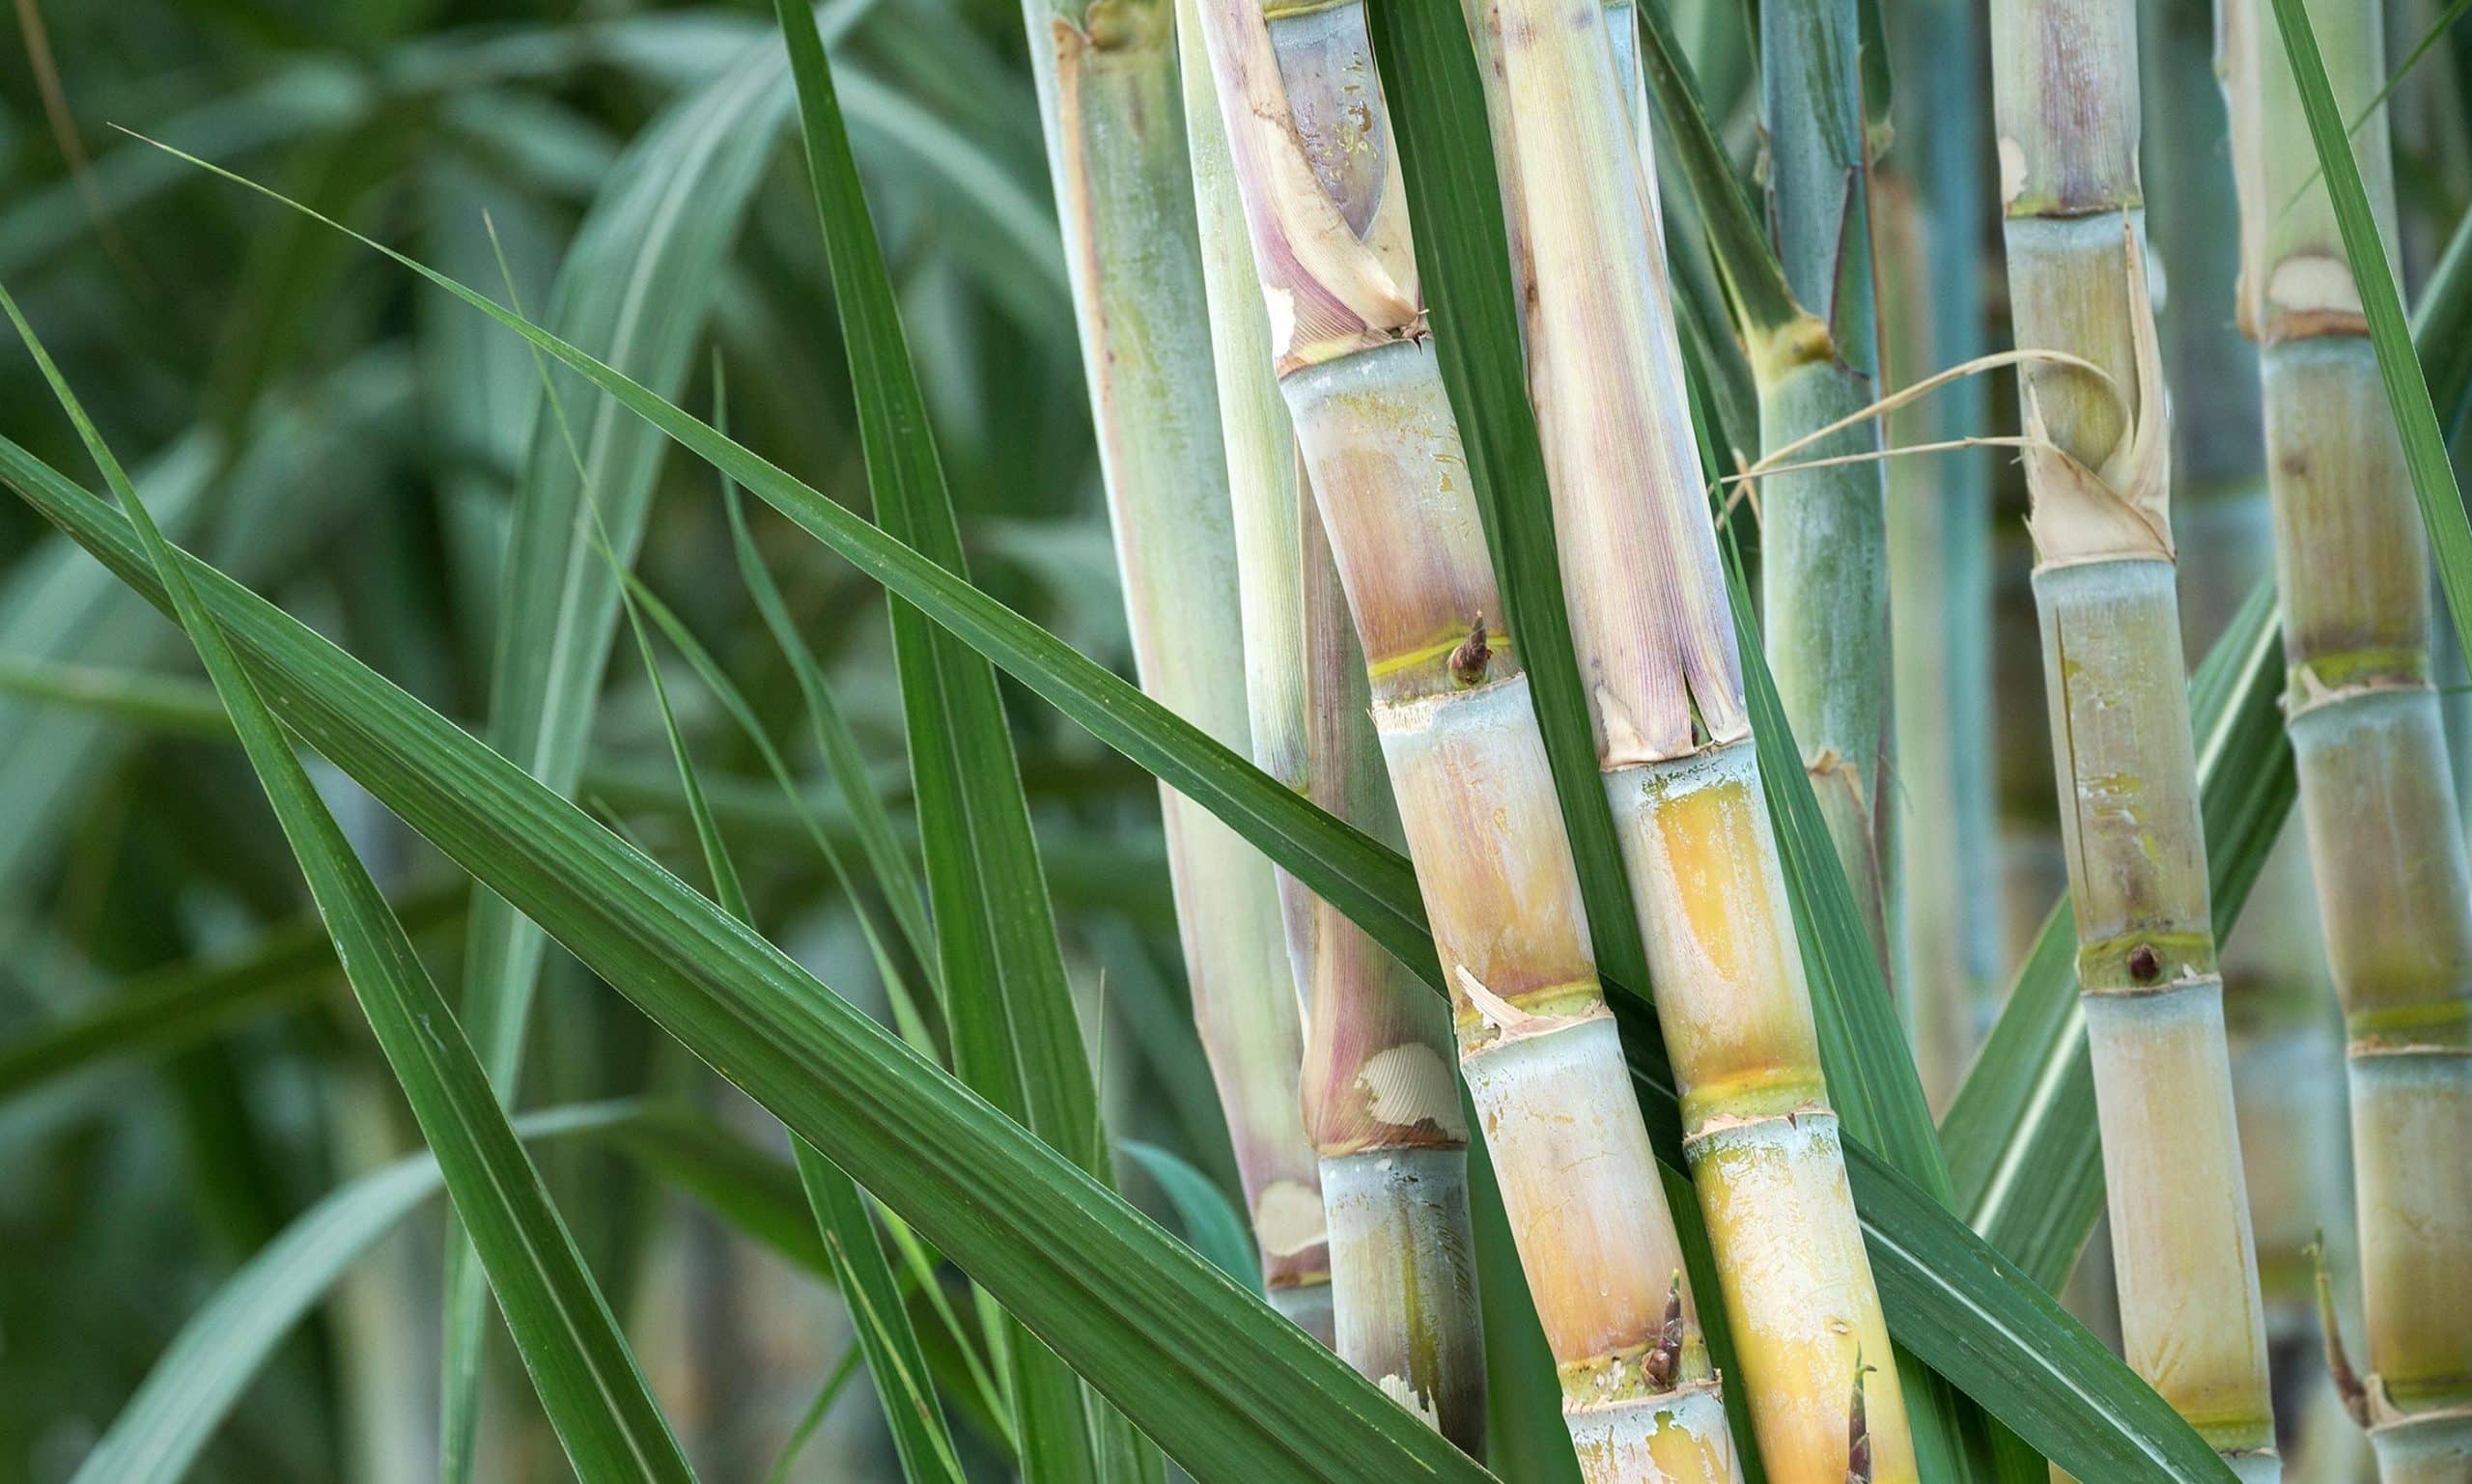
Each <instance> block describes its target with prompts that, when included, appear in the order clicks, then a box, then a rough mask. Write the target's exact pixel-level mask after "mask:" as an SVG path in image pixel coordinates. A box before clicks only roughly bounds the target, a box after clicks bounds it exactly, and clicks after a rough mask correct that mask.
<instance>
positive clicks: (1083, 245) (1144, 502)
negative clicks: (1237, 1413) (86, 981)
mask: <svg viewBox="0 0 2472 1484" xmlns="http://www.w3.org/2000/svg"><path fill="white" fill-rule="evenodd" d="M1026 11H1027V16H1028V22H1029V30H1030V42H1031V46H1030V49H1031V55H1032V59H1033V62H1034V63H1035V67H1036V71H1037V75H1038V81H1039V97H1040V102H1041V106H1042V111H1043V113H1044V115H1045V122H1046V128H1047V133H1048V146H1049V159H1050V162H1051V166H1052V169H1053V176H1054V184H1055V195H1056V201H1057V204H1058V213H1057V214H1058V216H1059V218H1060V220H1061V223H1062V225H1063V229H1064V237H1065V246H1066V258H1067V262H1068V265H1069V266H1070V269H1071V275H1072V281H1073V292H1074V306H1075V310H1076V316H1077V318H1078V320H1079V321H1080V323H1081V327H1082V356H1083V365H1084V367H1085V370H1086V371H1087V374H1088V378H1089V385H1090V401H1091V407H1092V412H1093V419H1094V422H1095V424H1096V427H1097V431H1098V435H1099V455H1100V465H1101V471H1102V473H1103V474H1104V476H1105V480H1106V484H1107V490H1108V504H1109V515H1110V519H1111V521H1112V523H1113V526H1114V533H1115V545H1116V556H1117V565H1118V568H1119V570H1120V572H1121V574H1122V575H1123V579H1124V590H1125V605H1126V617H1127V619H1128V621H1129V623H1130V627H1131V629H1132V632H1133V639H1134V651H1135V658H1136V662H1137V664H1138V669H1139V671H1140V678H1141V683H1142V687H1143V688H1144V689H1145V690H1147V691H1148V692H1149V693H1150V694H1151V695H1152V696H1153V697H1155V698H1157V699H1158V700H1160V701H1161V702H1163V703H1164V704H1166V705H1167V706H1168V707H1170V708H1172V709H1173V710H1175V711H1176V712H1178V713H1179V714H1182V715H1184V716H1185V717H1186V718H1187V719H1189V720H1192V721H1194V722H1195V723H1196V724H1198V725H1200V726H1201V727H1203V728H1204V729H1205V730H1207V731H1209V732H1210V733H1211V734H1212V735H1213V736H1215V737H1217V738H1218V739H1219V740H1220V741H1222V742H1226V743H1228V744H1229V745H1231V746H1240V747H1241V746H1243V745H1244V744H1245V742H1246V740H1247V737H1248V722H1247V717H1246V711H1245V687H1244V673H1245V672H1244V665H1245V658H1244V650H1243V641H1242V636H1241V634H1240V632H1239V630H1238V623H1239V606H1238V598H1237V581H1236V559H1235V537H1234V531H1233V528H1232V525H1231V523H1230V518H1229V515H1228V511H1227V505H1226V500H1225V494H1224V491H1225V489H1226V484H1225V477H1226V476H1225V465H1224V463H1223V462H1222V449H1221V442H1220V436H1219V420H1218V406H1217V398H1216V394H1215V391H1214V384H1213V379H1212V369H1211V366H1210V363H1209V357H1208V355H1207V353H1206V349H1205V348H1206V347H1207V346H1208V344H1209V332H1208V322H1207V319H1206V316H1205V314H1204V309H1203V301H1202V294H1201V274H1200V266H1199V260H1198V256H1197V249H1196V247H1195V243H1194V214H1193V187H1192V183H1191V178H1190V176H1189V174H1188V170H1187V162H1186V154H1185V132H1184V127H1183V121H1184V114H1183V109H1182V106H1181V103H1180V99H1179V96H1178V88H1177V82H1176V65H1175V64H1176V56H1175V34H1174V26H1173V18H1172V14H1171V12H1170V9H1169V6H1168V4H1167V0H1135V3H1131V4H1125V3H1110V5H1108V6H1107V7H1105V8H1104V10H1093V11H1092V12H1090V13H1089V14H1086V15H1084V14H1078V13H1077V11H1076V10H1075V9H1073V8H1067V7H1056V8H1051V7H1050V6H1049V5H1047V4H1045V3H1044V0H1027V6H1026ZM1161 801H1162V806H1163V810H1164V813H1165V815H1166V830H1167V849H1168V864H1169V871H1170V874H1171V877H1172V879H1173V882H1174V886H1175V894H1176V903H1177V922H1178V926H1179V929H1180V932H1181V937H1182V938H1183V942H1184V950H1185V964H1186V970H1187V973H1188V975H1189V977H1190V979H1191V981H1192V985H1193V998H1194V1018H1195V1020H1196V1022H1198V1023H1199V1026H1200V1030H1201V1037H1202V1044H1203V1050H1205V1051H1206V1052H1207V1054H1208V1056H1209V1060H1210V1064H1211V1070H1212V1075H1213V1078H1214V1080H1215V1081H1216V1082H1217V1084H1218V1088H1219V1094H1220V1103H1221V1106H1222V1108H1224V1109H1225V1112H1226V1116H1227V1125H1228V1132H1229V1134H1231V1136H1232V1137H1233V1139H1234V1142H1235V1146H1236V1158H1237V1165H1238V1169H1239V1171H1240V1173H1241V1175H1242V1177H1243V1180H1244V1185H1245V1198H1246V1202H1247V1206H1248V1208H1249V1210H1250V1215H1251V1217H1252V1223H1253V1230H1254V1235H1255V1238H1256V1240H1257V1241H1258V1243H1259V1245H1260V1247H1261V1253H1262V1268H1263V1276H1264V1279H1265V1281H1266V1282H1267V1283H1268V1285H1269V1287H1270V1290H1271V1294H1272V1297H1273V1299H1274V1301H1275V1302H1279V1303H1280V1304H1281V1306H1282V1307H1283V1308H1285V1309H1287V1310H1288V1311H1289V1312H1290V1313H1291V1314H1292V1315H1293V1316H1294V1317H1296V1318H1297V1319H1298V1320H1299V1322H1300V1323H1304V1324H1306V1327H1307V1328H1308V1329H1313V1330H1316V1331H1317V1332H1320V1333H1321V1334H1323V1335H1324V1337H1325V1338H1327V1337H1328V1335H1329V1324H1330V1322H1329V1318H1328V1298H1327V1293H1326V1292H1325V1291H1324V1285H1325V1284H1326V1283H1327V1281H1328V1274H1329V1271H1330V1260H1329V1255H1328V1251H1327V1247H1326V1243H1325V1233H1324V1226H1325V1223H1324V1218H1323V1212H1322V1200H1321V1193H1320V1173H1319V1169H1318V1166H1317V1162H1316V1161H1315V1159H1314V1157H1313V1153H1312V1150H1311V1148H1310V1147H1309V1146H1308V1144H1307V1143H1306V1139H1305V1135H1304V1130H1303V1128H1302V1126H1301V1121H1300V1118H1299V1115H1298V1112H1297V1095H1296V1088H1297V1081H1296V1077H1297V1065H1298V1058H1299V1055H1300V1052H1301V1048H1302V1045H1303V1028H1302V1023H1301V1021H1302V1018H1301V1015H1300V1013H1299V1011H1298V1009H1297V1005H1296V999H1295V995H1294V993H1293V988H1292V983H1291V980H1290V978H1289V975H1288V970H1287V966H1286V964H1285V962H1284V960H1283V959H1282V958H1281V956H1280V953H1279V946H1278V945H1279V942H1280V929H1279V916H1278V888H1277V885H1276V883H1275V882H1274V880H1273V878H1272V874H1271V869H1270V866H1269V863H1268V862H1266V861H1264V860H1263V859H1262V858H1261V856H1260V855H1259V854H1256V853H1255V852H1254V851H1253V850H1252V849H1251V848H1250V846H1248V845H1246V844H1245V843H1244V841H1243V840H1242V839H1241V838H1239V837H1238V836H1237V835H1236V834H1235V833H1234V832H1233V831H1232V830H1230V829H1228V828H1227V827H1226V826H1224V825H1222V824H1221V823H1220V822H1219V821H1218V820H1217V819H1216V818H1214V817H1213V816H1211V815H1210V814H1209V813H1208V812H1207V811H1206V810H1203V809H1200V808H1198V807H1196V806H1194V805H1193V804H1192V803H1190V802H1189V801H1187V800H1186V799H1184V798H1181V797H1179V796H1177V795H1175V794H1173V793H1169V792H1166V791H1165V790H1163V791H1162V795H1161Z"/></svg>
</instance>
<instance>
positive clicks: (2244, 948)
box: [2139, 0, 2350, 1478]
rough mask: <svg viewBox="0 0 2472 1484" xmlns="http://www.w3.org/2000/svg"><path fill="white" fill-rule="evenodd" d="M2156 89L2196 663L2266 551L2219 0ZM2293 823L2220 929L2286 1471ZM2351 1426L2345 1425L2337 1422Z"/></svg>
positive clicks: (2312, 1146)
mask: <svg viewBox="0 0 2472 1484" xmlns="http://www.w3.org/2000/svg"><path fill="white" fill-rule="evenodd" d="M2140 15H2141V35H2140V47H2139V50H2140V54H2141V66H2142V68H2143V70H2144V82H2145V88H2144V92H2145V96H2146V98H2147V99H2148V102H2147V109H2148V125H2149V127H2148V131H2147V132H2148V134H2149V147H2148V149H2147V151H2146V157H2145V164H2146V167H2147V185H2148V192H2147V199H2148V208H2147V236H2148V238H2149V241H2151V243H2152V244H2153V250H2154V256H2155V259H2156V260H2157V261H2158V262H2159V263H2160V264H2162V265H2163V266H2164V268H2165V269H2166V272H2165V275H2164V276H2165V277H2166V278H2167V279H2168V281H2169V284H2170V288H2169V291H2168V292H2167V293H2166V294H2165V295H2164V302H2163V303H2162V304H2161V305H2160V306H2159V308H2158V310H2157V317H2158V321H2159V327H2160V329H2161V332H2162V346H2163V364H2164V368H2165V380H2166V381H2167V382H2168V383H2169V384H2170V385H2171V386H2172V387H2173V388H2174V393H2175V394H2174V397H2173V401H2172V466H2173V470H2174V483H2175V485H2176V486H2177V488H2176V490H2174V499H2175V503H2176V505H2177V509H2176V510H2175V512H2174V524H2175V526H2176V527H2177V530H2178V531H2179V533H2180V535H2181V536H2182V537H2183V538H2184V539H2185V540H2186V541H2187V543H2188V545H2189V546H2190V547H2191V548H2192V549H2194V550H2199V551H2204V552H2205V554H2206V559H2205V562H2203V563H2202V564H2199V565H2197V566H2195V567H2193V568H2191V569H2190V570H2189V571H2187V572H2186V573H2183V574H2181V579H2180V628H2181V635H2182V638H2183V639H2184V641H2185V648H2184V658H2185V659H2186V661H2187V662H2188V663H2189V664H2191V665H2194V664H2195V663H2196V662H2197V660H2198V659H2199V658H2200V657H2201V656H2202V655H2203V654H2204V653H2205V651H2206V650H2207V649H2208V648H2210V647H2211V646H2212V645H2213V643H2214V642H2215V639H2216V638H2217V636H2218V635H2219V634H2220V633H2221V632H2222V631H2223V629H2224V627H2225V625H2227V624H2228V623H2229V622H2231V620H2232V618H2233V615H2234V613H2235V612H2236V611H2237V610H2238V609H2239V608H2240V606H2241V604H2242V602H2244V601H2245V600H2246V599H2247V598H2248V597H2249V595H2250V593H2251V591H2252V590H2253V589H2254V588H2255V587H2256V586H2257V584H2258V583H2259V581H2260V580H2261V579H2262V578H2264V577H2265V576H2267V575H2268V574H2270V573H2271V571H2272V569H2273V562H2274V532H2273V516H2272V512H2271V511H2270V510H2269V509H2268V503H2267V498H2266V479H2265V452H2264V445H2263V443H2262V441H2261V436H2262V434H2261V416H2262V409H2261V403H2260V398H2259V391H2258V378H2257V350H2256V349H2255V348H2254V347H2253V346H2251V345H2250V343H2249V341H2248V340H2247V338H2246V337H2244V336H2243V335H2242V334H2241V333H2240V330H2239V327H2238V325H2237V324H2236V323H2235V318H2236V317H2235V314H2234V306H2235V304H2236V303H2237V300H2238V292H2237V285H2236V281H2237V278H2238V273H2239V262H2240V235H2239V231H2238V198H2237V193H2236V191H2235V190H2234V188H2233V179H2232V175H2233V172H2232V162H2231V159H2230V156H2229V154H2227V152H2226V151H2225V149H2224V144H2223V141H2224V138H2225V133H2226V128H2225V124H2226V121H2225V117H2224V100H2223V98H2222V96H2221V94H2220V93H2219V92H2218V91H2217V90H2216V89H2215V88H2214V87H2212V86H2209V84H2210V83H2211V82H2212V80H2213V72H2214V7H2213V5H2212V4H2211V0H2167V3H2163V4H2158V5H2149V6H2147V7H2144V8H2142V10H2141V12H2140ZM2310 893H2311V887H2310V882H2309V865H2308V854H2307V850H2306V847H2305V845H2304V843H2303V841H2302V840H2301V830H2300V828H2299V827H2298V826H2292V827H2290V828H2288V829H2286V830H2284V831H2282V832H2281V834H2280V835H2279V837H2278V838H2277V840H2276V842H2275V844H2274V846H2273V849H2272V850H2271V851H2270V852H2269V853H2268V854H2267V857H2266V860H2265V863H2264V865H2263V866H2262V867H2261V870H2260V872H2259V876H2258V881H2257V884H2256V885H2255V886H2254V887H2252V888H2251V892H2250V909H2249V910H2248V911H2247V912H2246V913H2245V914H2243V916H2242V917H2241V920H2240V927H2239V930H2238V931H2237V932H2235V933H2234V934H2233V935H2232V937H2231V938H2228V939H2227V940H2226V941H2225V942H2224V944H2223V969H2224V975H2225V978H2226V981H2227V982H2228V983H2231V984H2235V985H2238V986H2240V992H2239V994H2236V995H2233V996H2232V997H2231V999H2230V1000H2229V1002H2228V1003H2227V1004H2226V1006H2225V1021H2226V1028H2227V1030H2228V1032H2229V1035H2230V1041H2231V1050H2232V1091H2233V1105H2234V1106H2235V1107H2237V1108H2238V1110H2239V1125H2240V1149H2241V1153H2242V1155H2243V1156H2244V1160H2243V1174H2244V1177H2245V1178H2246V1180H2247V1183H2248V1190H2249V1211H2250V1220H2251V1224H2252V1226H2253V1228H2254V1230H2255V1233H2256V1237H2257V1245H2258V1275H2259V1284H2260V1291H2261V1298H2262V1299H2263V1301H2264V1302H2265V1324H2266V1349H2267V1360H2268V1369H2269V1374H2270V1377H2271V1379H2272V1383H2273V1387H2274V1401H2275V1418H2276V1431H2277V1447H2278V1450H2279V1451H2280V1452H2281V1453H2282V1455H2283V1458H2284V1466H2285V1472H2286V1476H2287V1477H2288V1478H2289V1477H2291V1476H2292V1475H2293V1474H2294V1473H2295V1472H2296V1471H2297V1468H2298V1464H2299V1461H2300V1459H2301V1457H2302V1455H2303V1454H2304V1453H2305V1451H2306V1441H2307V1440H2306V1439H2305V1437H2304V1435H2303V1429H2304V1428H2305V1427H2306V1426H2307V1424H2308V1419H2309V1417H2310V1414H2311V1409H2310V1407H2309V1405H2308V1402H2309V1400H2310V1399H2311V1398H2312V1397H2314V1396H2315V1395H2316V1394H2317V1393H2318V1392H2319V1391H2320V1390H2323V1389H2324V1388H2325V1387H2326V1386H2327V1377H2326V1367H2325V1361H2324V1358H2323V1352H2322V1349H2321V1347H2320V1346H2319V1344H2318V1314H2317V1293H2316V1287H2317V1281H2316V1268H2315V1264H2314V1258H2313V1255H2312V1254H2313V1249H2314V1246H2315V1244H2316V1242H2317V1238H2318V1232H2319V1231H2320V1230H2321V1229H2326V1228H2331V1227H2333V1226H2335V1225H2336V1224H2338V1220H2339V1218H2338V1217H2337V1215H2336V1213H2338V1212H2340V1211H2342V1210H2343V1209H2344V1207H2345V1206H2346V1204H2347V1200H2346V1196H2345V1194H2344V1192H2345V1191H2346V1190H2347V1189H2348V1187H2349V1184H2350V1175H2349V1172H2348V1169H2347V1167H2346V1162H2345V1160H2344V1148H2343V1137H2342V1130H2343V1112H2342V1105H2341V1101H2340V1099H2341V1095H2340V1092H2339V1088H2340V1085H2341V1083H2340V1069H2341V1065H2342V1057H2341V1050H2340V1045H2339V1041H2338V1037H2337V1031H2336V1026H2335V1022H2334V1018H2333V1015H2332V1013H2331V1009H2330V1007H2329V1006H2328V1004H2327V1000H2326V994H2325V988H2324V985H2323V982H2322V980H2323V970H2322V968H2321V967H2320V966H2321V965H2322V964H2323V963H2324V961H2325V949H2324V945H2323V943H2322V941H2321V940H2320V938H2319V935H2318V922H2317V912H2316V910H2315V908H2314V905H2313V902H2312V898H2311V895H2310ZM2346 1425H2348V1424H2346Z"/></svg>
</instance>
